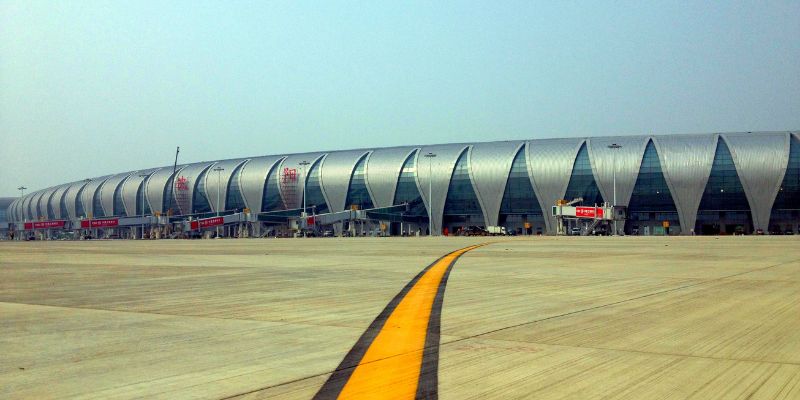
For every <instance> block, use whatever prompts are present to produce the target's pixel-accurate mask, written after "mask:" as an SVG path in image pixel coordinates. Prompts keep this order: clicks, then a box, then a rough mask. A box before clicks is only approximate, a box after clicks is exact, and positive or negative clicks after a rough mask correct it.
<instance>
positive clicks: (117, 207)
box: [111, 181, 125, 215]
mask: <svg viewBox="0 0 800 400" xmlns="http://www.w3.org/2000/svg"><path fill="white" fill-rule="evenodd" d="M124 182H125V181H122V182H120V183H119V184H118V185H117V187H116V189H114V209H113V210H112V211H111V212H112V213H113V214H114V215H125V204H124V203H123V202H122V186H123V183H124Z"/></svg>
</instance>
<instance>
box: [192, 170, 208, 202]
mask: <svg viewBox="0 0 800 400" xmlns="http://www.w3.org/2000/svg"><path fill="white" fill-rule="evenodd" d="M210 168H211V166H208V167H206V169H204V170H203V172H201V173H200V174H199V175H197V182H195V184H194V190H192V213H194V214H204V213H210V212H211V203H209V202H208V195H207V194H206V175H208V170H209V169H210Z"/></svg>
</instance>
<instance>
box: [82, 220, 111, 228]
mask: <svg viewBox="0 0 800 400" xmlns="http://www.w3.org/2000/svg"><path fill="white" fill-rule="evenodd" d="M117 225H119V218H111V219H91V220H89V219H85V220H83V221H81V228H112V227H115V226H117Z"/></svg>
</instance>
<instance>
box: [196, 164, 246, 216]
mask: <svg viewBox="0 0 800 400" xmlns="http://www.w3.org/2000/svg"><path fill="white" fill-rule="evenodd" d="M247 161H248V159H246V158H237V159H235V160H225V161H220V162H217V163H215V164H214V165H212V166H211V167H210V169H209V170H208V172H207V173H206V174H205V188H206V194H207V195H208V203H209V204H210V205H211V211H213V212H221V211H224V210H222V209H221V207H224V204H223V205H222V206H220V204H219V203H225V199H226V198H227V197H228V187H229V185H228V182H229V181H230V180H231V177H232V176H233V173H234V172H235V171H236V168H237V167H238V166H240V165H242V164H243V163H245V162H247ZM216 168H222V171H219V172H217V171H214V170H215V169H216ZM217 189H219V192H217ZM217 194H219V201H217Z"/></svg>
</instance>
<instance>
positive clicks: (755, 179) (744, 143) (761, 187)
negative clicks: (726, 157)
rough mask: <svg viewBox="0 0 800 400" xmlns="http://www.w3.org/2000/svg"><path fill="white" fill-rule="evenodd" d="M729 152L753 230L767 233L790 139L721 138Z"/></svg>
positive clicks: (736, 135)
mask: <svg viewBox="0 0 800 400" xmlns="http://www.w3.org/2000/svg"><path fill="white" fill-rule="evenodd" d="M722 138H723V139H724V140H725V143H727V144H728V149H729V150H730V151H731V157H732V158H733V163H734V164H735V165H736V171H737V173H738V174H739V179H740V180H741V182H742V187H743V188H744V193H745V195H746V196H747V201H748V202H749V203H750V211H751V213H752V216H753V226H754V227H755V229H764V230H765V231H766V230H767V227H768V226H767V225H769V215H770V213H771V212H772V203H774V202H775V197H776V196H777V195H778V190H780V186H781V182H783V176H784V174H785V173H786V165H787V164H788V163H789V139H790V137H789V135H786V134H782V133H765V134H761V135H758V136H753V135H751V134H747V133H726V134H723V135H722Z"/></svg>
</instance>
